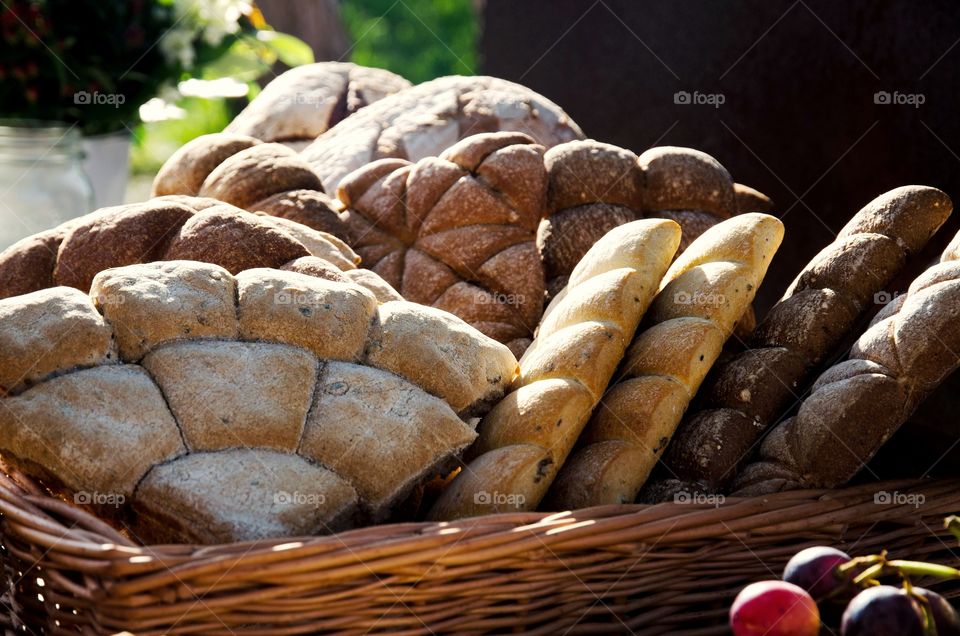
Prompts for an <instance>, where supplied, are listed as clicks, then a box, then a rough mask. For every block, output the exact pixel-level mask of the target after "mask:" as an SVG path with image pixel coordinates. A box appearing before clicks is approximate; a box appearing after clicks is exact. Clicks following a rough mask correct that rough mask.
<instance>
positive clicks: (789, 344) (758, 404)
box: [645, 186, 953, 500]
mask: <svg viewBox="0 0 960 636" xmlns="http://www.w3.org/2000/svg"><path fill="white" fill-rule="evenodd" d="M952 208H953V205H952V203H951V202H950V198H949V197H948V196H947V195H946V194H944V193H943V192H941V191H940V190H937V189H936V188H929V187H925V186H904V187H901V188H896V189H894V190H891V191H890V192H887V193H885V194H882V195H880V196H879V197H877V198H876V199H874V200H873V201H871V202H870V203H868V204H867V205H866V206H864V208H863V209H861V210H860V211H859V212H858V213H857V214H856V215H854V217H853V218H852V219H851V220H850V221H849V222H848V223H847V224H846V226H845V227H844V228H843V229H842V230H841V231H840V233H839V234H838V235H837V238H836V240H835V241H834V242H833V243H831V244H830V245H828V246H827V247H825V248H824V249H823V250H822V251H821V252H820V253H819V254H817V255H816V256H815V257H814V258H813V260H811V261H810V263H809V264H807V266H806V267H805V268H804V269H803V270H802V271H801V272H800V274H799V275H798V276H797V278H796V279H795V280H794V282H793V283H792V284H791V285H790V287H789V288H788V289H787V291H786V293H785V294H784V296H783V298H782V299H780V301H779V302H778V303H777V304H776V305H775V306H774V307H773V308H772V309H771V310H770V312H769V314H768V315H767V317H766V318H765V319H764V320H763V321H762V322H761V323H760V325H759V326H757V328H756V329H755V330H754V332H753V334H752V336H751V338H750V340H749V341H748V347H749V348H748V349H747V350H746V351H744V352H742V353H740V354H738V355H737V356H736V357H734V358H733V359H731V360H729V361H727V362H725V363H724V364H723V365H722V366H721V367H720V368H718V369H717V370H716V371H715V373H714V375H713V376H712V379H711V380H710V381H709V382H708V383H707V384H706V385H705V386H704V387H703V388H702V389H701V391H700V394H701V396H702V399H701V404H702V406H703V408H702V410H700V411H697V412H696V413H693V414H688V415H687V417H686V418H685V421H684V423H683V424H682V425H681V426H680V428H679V429H678V430H677V433H676V435H675V437H674V440H673V442H672V443H671V444H670V450H669V452H668V453H667V457H666V458H665V464H666V466H667V468H668V471H667V473H668V474H669V475H670V478H668V479H666V480H664V481H663V482H661V483H657V484H654V485H651V486H650V490H651V497H645V499H650V500H654V499H661V500H662V499H665V498H667V499H668V498H670V497H671V496H672V494H673V493H674V492H676V491H677V490H678V489H679V490H687V491H707V492H716V491H718V490H720V489H722V488H723V487H724V486H725V485H726V484H727V483H728V482H729V481H730V480H731V479H733V477H734V475H735V473H736V469H737V466H738V464H742V463H743V462H744V461H745V460H746V459H747V455H748V453H749V451H750V449H751V448H752V447H753V445H754V444H755V443H756V442H757V440H759V439H760V436H761V435H762V434H763V432H764V431H765V430H766V429H767V427H769V426H770V425H771V424H772V423H774V422H775V421H776V419H777V418H778V417H780V416H781V415H782V414H783V413H784V411H786V410H787V408H788V407H789V406H790V405H791V404H792V403H793V402H794V400H796V399H799V398H798V396H800V395H802V394H804V393H805V391H806V381H807V379H808V378H809V375H810V373H811V372H812V371H813V370H814V369H816V368H817V366H818V365H820V364H822V363H823V362H824V360H826V359H828V357H829V356H830V355H831V354H833V353H835V352H836V349H837V347H838V346H839V345H840V344H841V342H843V341H844V340H845V338H846V337H847V336H848V334H849V333H850V331H851V329H853V328H854V326H855V325H856V324H857V322H858V320H859V318H860V317H861V316H862V315H863V314H864V313H865V312H866V311H867V310H868V309H869V307H870V306H871V305H872V304H875V303H876V302H877V295H878V294H880V293H882V292H883V291H884V290H885V289H886V287H887V285H888V284H889V283H890V282H891V281H892V280H893V279H894V277H895V276H896V275H897V273H898V272H900V271H901V270H902V269H903V267H904V265H905V264H906V262H907V259H908V257H910V256H911V255H913V254H916V253H917V252H919V251H920V250H921V249H922V248H923V246H924V245H925V244H926V242H927V240H928V239H929V238H930V237H931V236H932V235H933V234H934V233H935V232H936V231H937V230H938V229H939V228H940V226H941V225H943V223H944V222H945V221H946V220H947V218H948V217H949V215H950V213H951V211H952Z"/></svg>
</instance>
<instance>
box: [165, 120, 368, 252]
mask: <svg viewBox="0 0 960 636" xmlns="http://www.w3.org/2000/svg"><path fill="white" fill-rule="evenodd" d="M153 195H154V196H155V197H161V196H164V197H168V198H169V197H172V196H181V197H184V196H187V197H207V198H212V199H217V200H220V201H223V202H226V203H230V204H232V205H235V206H237V207H240V208H244V209H246V210H248V211H251V212H262V213H263V214H267V215H270V216H274V217H279V218H284V219H289V220H291V221H296V222H297V223H300V224H303V225H306V226H308V227H310V228H313V229H314V230H319V231H321V232H326V233H328V234H332V235H334V236H336V237H338V238H340V239H344V240H349V239H350V238H351V237H350V236H349V230H348V229H347V227H346V226H345V225H344V224H343V222H342V221H341V220H340V217H339V215H338V214H337V211H336V210H335V209H334V207H335V206H334V203H333V201H332V200H331V199H330V197H329V196H327V195H326V194H325V193H324V190H323V185H322V184H321V183H320V179H319V178H318V177H317V175H316V173H314V171H313V169H312V168H311V167H310V165H309V164H307V163H306V162H305V161H304V160H303V159H302V158H301V157H300V155H299V154H297V152H295V151H294V150H291V149H290V148H287V147H286V146H283V145H281V144H277V143H262V142H261V141H260V140H259V139H254V138H253V137H247V136H244V135H237V134H234V133H229V132H223V133H214V134H209V135H201V136H200V137H197V138H195V139H193V140H191V141H189V142H187V143H186V144H184V145H183V146H182V147H181V148H180V149H179V150H177V152H175V153H174V154H173V155H172V156H171V157H170V158H169V159H167V161H166V163H164V164H163V166H162V167H161V168H160V172H158V173H157V176H156V178H155V179H154V181H153Z"/></svg>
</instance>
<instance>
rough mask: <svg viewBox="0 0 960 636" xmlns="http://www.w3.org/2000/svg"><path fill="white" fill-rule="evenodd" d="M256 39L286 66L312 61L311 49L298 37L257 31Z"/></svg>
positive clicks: (300, 64)
mask: <svg viewBox="0 0 960 636" xmlns="http://www.w3.org/2000/svg"><path fill="white" fill-rule="evenodd" d="M257 40H259V41H260V42H262V43H263V44H265V45H266V46H267V48H269V49H270V50H271V51H273V52H274V53H275V54H276V56H277V57H278V58H279V59H280V61H281V62H283V63H284V64H286V65H287V66H290V67H294V66H302V65H303V64H311V63H313V49H311V48H310V45H309V44H307V43H306V42H304V41H303V40H301V39H300V38H297V37H294V36H292V35H288V34H286V33H278V32H276V31H259V32H257Z"/></svg>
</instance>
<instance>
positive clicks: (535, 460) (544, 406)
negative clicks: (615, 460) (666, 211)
mask: <svg viewBox="0 0 960 636" xmlns="http://www.w3.org/2000/svg"><path fill="white" fill-rule="evenodd" d="M679 244H680V226H679V225H677V224H676V223H674V222H673V221H668V220H663V219H649V220H642V221H634V222H632V223H627V224H626V225H621V226H619V227H617V228H614V229H613V230H611V231H610V232H609V233H607V234H606V235H604V236H603V237H602V238H601V239H600V240H599V241H597V243H596V244H594V246H593V247H592V248H590V250H589V251H588V252H587V254H586V255H585V256H584V257H583V259H582V260H581V261H580V263H579V264H578V265H577V266H576V267H575V268H574V270H573V272H572V274H571V276H570V282H569V284H568V286H567V289H566V290H565V291H564V292H563V293H562V294H560V295H558V297H557V298H556V299H554V301H553V302H552V303H551V304H550V306H549V307H548V308H547V311H546V313H545V315H544V318H543V321H542V322H541V325H540V328H539V331H538V332H537V336H536V338H535V339H534V341H533V343H532V344H531V346H530V348H529V349H528V350H527V352H526V354H525V355H524V356H523V358H522V360H521V361H520V377H519V378H518V379H517V381H516V382H515V384H514V390H513V392H512V393H510V394H509V395H507V396H506V397H505V398H504V399H503V400H502V401H501V402H500V403H499V404H497V406H496V407H494V409H493V410H492V411H491V412H490V413H489V414H488V415H487V417H486V418H485V419H484V420H483V421H482V422H481V424H480V426H479V433H480V436H479V438H478V439H477V442H476V444H475V445H474V446H473V448H472V449H471V456H472V457H474V459H473V460H472V461H470V462H469V463H468V464H467V465H466V466H465V467H464V468H463V470H462V471H461V473H460V474H459V475H458V476H457V477H456V478H455V479H454V480H453V481H452V482H451V483H450V485H449V486H448V487H447V489H446V490H445V491H444V493H443V494H442V495H441V497H440V499H439V500H438V501H437V503H436V504H435V505H434V507H433V509H432V510H431V513H430V516H431V517H432V518H434V519H455V518H460V517H469V516H474V515H479V514H486V513H491V512H497V511H506V510H534V509H536V507H537V505H538V504H539V503H540V500H541V499H542V498H543V496H544V494H545V493H546V492H547V489H548V488H549V487H550V483H551V482H552V480H553V477H554V475H555V474H556V472H557V470H558V469H559V467H560V466H561V465H562V464H563V462H564V460H565V459H566V457H567V455H568V454H569V453H570V449H571V448H572V447H573V444H574V443H575V442H576V440H577V438H578V437H579V435H580V432H581V431H582V430H583V426H584V424H586V422H587V420H588V419H589V418H590V413H591V412H592V411H593V409H594V407H595V406H596V405H597V403H598V402H599V401H600V398H601V396H602V395H603V391H604V389H605V388H606V386H607V383H608V382H609V381H610V378H611V377H612V376H613V373H614V371H615V370H616V368H617V365H618V364H619V363H620V360H621V358H622V357H623V354H624V352H625V351H626V348H627V345H628V344H629V342H630V340H631V339H632V338H633V335H634V332H635V331H636V329H637V326H638V325H639V323H640V319H641V318H642V317H643V314H644V313H645V312H646V310H647V307H648V306H649V305H650V302H651V301H652V300H653V297H654V296H655V295H656V292H657V285H658V282H659V281H660V279H661V278H662V277H663V274H664V272H666V271H667V268H668V267H669V265H670V260H671V259H672V258H673V255H674V254H675V253H676V251H677V247H678V245H679Z"/></svg>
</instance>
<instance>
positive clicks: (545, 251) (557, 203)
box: [537, 139, 773, 295]
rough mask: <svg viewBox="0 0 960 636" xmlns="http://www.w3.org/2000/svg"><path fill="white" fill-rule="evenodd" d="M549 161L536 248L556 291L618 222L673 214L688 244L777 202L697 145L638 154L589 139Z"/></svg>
mask: <svg viewBox="0 0 960 636" xmlns="http://www.w3.org/2000/svg"><path fill="white" fill-rule="evenodd" d="M544 163H545V165H546V168H547V174H548V175H549V188H548V197H547V214H548V216H547V217H546V218H545V219H544V220H543V221H542V222H541V224H540V228H539V230H538V233H537V247H538V248H539V249H540V253H541V255H542V257H543V261H544V268H545V270H546V275H547V289H548V291H549V293H550V294H551V295H552V294H555V293H557V292H558V291H559V290H560V289H562V288H563V286H564V285H565V284H566V280H567V277H568V276H569V274H570V272H571V271H572V269H573V267H574V265H576V263H577V262H578V261H579V259H580V258H582V257H583V255H584V254H585V253H586V251H587V250H588V249H590V246H591V245H593V243H595V242H596V240H597V239H598V238H599V237H601V236H603V234H604V233H606V232H608V231H609V230H610V229H611V228H613V227H616V226H617V225H622V224H623V223H627V222H629V221H633V220H636V219H639V218H650V217H659V218H668V219H671V220H673V221H676V222H677V223H679V224H680V227H681V228H683V239H682V241H681V243H680V250H681V251H682V250H684V249H686V247H687V245H689V244H690V243H691V242H692V241H693V240H694V239H696V238H697V237H698V236H700V234H702V233H703V232H704V230H706V229H707V228H709V227H711V226H713V225H714V224H716V223H718V222H719V221H722V220H724V219H727V218H730V217H731V216H732V215H734V214H737V213H742V212H768V211H769V210H770V208H772V205H773V204H772V202H771V201H770V200H769V199H768V198H767V197H765V196H764V195H762V194H761V193H759V192H757V191H756V190H754V189H752V188H748V187H746V186H740V185H739V184H734V183H733V180H732V179H731V178H730V174H729V173H728V172H727V170H726V169H725V168H724V167H723V166H722V165H720V163H719V162H718V161H717V160H716V159H714V158H713V157H711V156H709V155H707V154H705V153H703V152H700V151H698V150H693V149H690V148H678V147H673V146H663V147H657V148H651V149H650V150H648V151H646V152H644V153H643V154H642V155H640V156H639V157H637V156H636V155H635V154H633V153H632V152H630V151H629V150H625V149H623V148H618V147H616V146H612V145H610V144H604V143H600V142H598V141H594V140H592V139H586V140H582V141H571V142H568V143H565V144H560V145H558V146H554V147H553V148H550V149H549V150H548V151H547V152H546V154H545V155H544ZM738 201H739V203H738ZM740 206H742V207H743V208H744V209H739V207H740Z"/></svg>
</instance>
